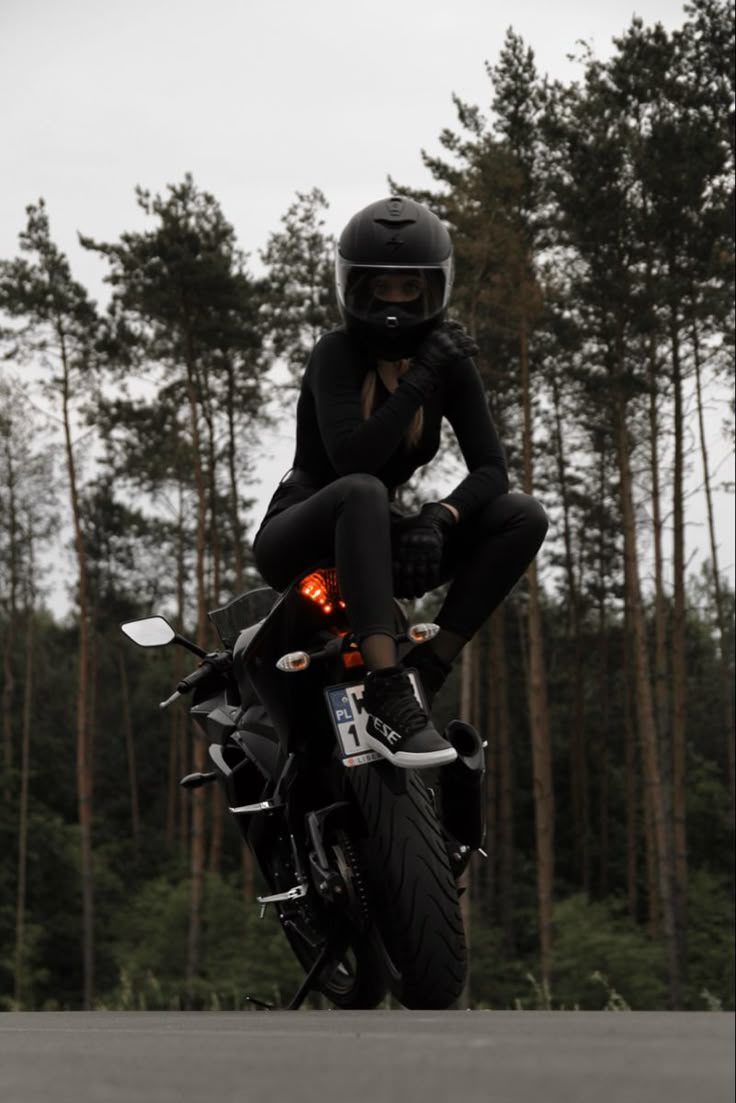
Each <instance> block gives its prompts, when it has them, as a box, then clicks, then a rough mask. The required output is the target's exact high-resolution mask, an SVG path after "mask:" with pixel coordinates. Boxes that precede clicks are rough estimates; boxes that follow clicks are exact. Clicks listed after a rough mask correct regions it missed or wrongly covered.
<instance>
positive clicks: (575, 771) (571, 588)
mask: <svg viewBox="0 0 736 1103" xmlns="http://www.w3.org/2000/svg"><path fill="white" fill-rule="evenodd" d="M552 403H553V409H554V447H555V459H556V466H557V480H558V483H559V489H560V495H561V498H562V535H563V544H564V549H565V581H566V585H567V620H566V624H565V631H566V635H567V643H568V647H567V653H568V655H570V656H571V657H572V698H573V700H572V706H573V707H572V724H571V729H572V731H571V733H570V792H571V796H572V821H573V849H574V859H575V867H576V869H577V872H578V877H579V878H580V884H581V885H582V886H583V889H584V890H585V892H589V891H590V807H589V799H588V764H587V755H586V747H585V719H584V704H583V701H584V693H585V667H584V664H583V653H582V641H581V638H580V603H579V600H578V585H577V580H576V576H575V559H574V555H573V546H572V545H573V539H572V525H571V521H570V513H571V506H570V491H569V487H568V474H567V461H566V457H565V448H564V443H563V434H562V410H561V403H560V387H559V381H558V379H557V376H556V374H555V373H554V372H553V373H552Z"/></svg>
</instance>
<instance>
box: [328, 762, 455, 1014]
mask: <svg viewBox="0 0 736 1103" xmlns="http://www.w3.org/2000/svg"><path fill="white" fill-rule="evenodd" d="M350 780H351V783H352V787H353V792H354V794H355V798H356V801H357V804H358V808H359V810H360V813H361V815H362V818H363V821H364V824H365V836H364V838H363V840H362V846H361V851H362V858H363V864H364V867H365V870H366V876H367V880H368V886H369V889H370V892H371V899H372V903H373V907H374V909H375V914H376V921H377V925H378V929H379V930H380V932H381V936H382V940H383V944H384V948H385V951H386V954H387V957H388V962H387V965H388V974H389V984H390V987H391V991H392V993H393V995H394V996H395V997H396V999H397V1000H398V1001H399V1002H400V1003H402V1004H403V1005H404V1007H407V1008H410V1009H412V1010H419V1009H434V1010H446V1009H448V1008H450V1007H453V1006H455V1005H456V1003H457V1001H458V999H459V997H460V995H461V993H462V991H463V988H464V986H465V978H466V972H467V950H466V944H465V931H464V928H463V921H462V916H461V913H460V902H459V897H458V888H457V883H456V881H455V878H454V876H453V873H452V868H451V866H450V858H449V855H448V853H447V847H446V845H445V841H444V837H443V834H442V829H441V827H440V824H439V822H438V819H437V814H436V812H435V807H434V802H433V800H432V796H431V793H430V791H429V790H428V789H427V787H426V785H425V784H424V782H423V781H422V780H421V779H420V776H419V775H418V774H417V773H415V772H414V771H411V770H400V769H397V768H396V767H393V766H391V765H389V764H388V763H385V764H384V763H380V764H371V765H366V766H358V767H356V768H354V769H353V770H351V771H350Z"/></svg>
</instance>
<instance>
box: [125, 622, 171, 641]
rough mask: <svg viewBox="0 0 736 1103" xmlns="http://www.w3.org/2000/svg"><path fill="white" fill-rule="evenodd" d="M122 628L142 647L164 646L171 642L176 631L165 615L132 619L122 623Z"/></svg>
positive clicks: (129, 637)
mask: <svg viewBox="0 0 736 1103" xmlns="http://www.w3.org/2000/svg"><path fill="white" fill-rule="evenodd" d="M120 629H121V631H122V632H124V633H125V635H126V636H127V637H128V639H131V640H132V641H133V643H137V644H138V645H139V646H140V647H162V646H163V644H165V643H171V641H172V640H173V639H174V637H175V636H176V632H175V631H174V629H173V628H172V627H171V625H170V624H169V622H168V621H167V620H166V619H165V618H164V617H146V618H145V619H144V620H130V621H128V623H127V624H121V625H120Z"/></svg>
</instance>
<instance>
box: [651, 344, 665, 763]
mask: <svg viewBox="0 0 736 1103" xmlns="http://www.w3.org/2000/svg"><path fill="white" fill-rule="evenodd" d="M658 376H659V363H658V360H657V350H656V343H655V338H654V337H653V338H652V341H651V344H650V350H649V388H650V390H649V448H650V460H649V464H650V478H651V484H652V486H651V495H652V544H653V548H654V701H655V712H656V721H657V734H658V736H659V747H660V752H661V753H662V754H663V757H664V754H666V755H667V756H668V755H669V705H668V685H669V679H668V676H667V622H666V614H665V595H664V580H663V571H662V506H661V496H660V479H659V416H658V410H657V398H658V382H657V380H658Z"/></svg>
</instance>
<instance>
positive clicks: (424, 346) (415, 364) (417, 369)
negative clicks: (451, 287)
mask: <svg viewBox="0 0 736 1103" xmlns="http://www.w3.org/2000/svg"><path fill="white" fill-rule="evenodd" d="M477 352H478V346H477V345H476V343H475V341H474V340H473V338H472V337H470V336H469V335H468V334H467V333H466V332H465V330H464V329H463V327H462V326H461V325H460V323H459V322H442V323H441V325H439V326H437V327H436V328H435V329H433V330H432V331H431V332H430V333H429V334H428V335H427V336H426V337H425V338H424V340H423V341H422V342H421V344H420V345H419V348H418V349H417V351H416V352H415V353H414V356H413V357H412V365H411V367H410V368H409V370H408V371H407V372H406V373H405V374H404V375H403V376H402V382H405V383H407V384H409V385H410V386H414V387H416V388H417V389H418V390H419V391H420V392H421V394H422V396H423V397H426V396H428V395H430V394H431V393H432V392H433V391H434V390H435V388H436V387H437V386H438V385H439V382H440V376H441V373H442V370H443V369H444V368H445V367H446V366H447V365H448V364H451V363H452V362H453V360H464V359H465V357H467V356H474V355H475V354H476V353H477Z"/></svg>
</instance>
